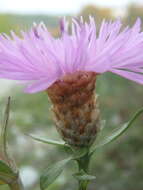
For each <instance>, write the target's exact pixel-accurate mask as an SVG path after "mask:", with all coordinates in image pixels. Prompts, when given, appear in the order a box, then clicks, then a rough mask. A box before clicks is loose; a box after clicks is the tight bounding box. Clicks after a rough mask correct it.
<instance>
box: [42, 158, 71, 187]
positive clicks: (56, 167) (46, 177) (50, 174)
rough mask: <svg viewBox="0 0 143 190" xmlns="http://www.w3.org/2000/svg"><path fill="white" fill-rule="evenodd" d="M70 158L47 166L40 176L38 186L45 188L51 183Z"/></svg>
mask: <svg viewBox="0 0 143 190" xmlns="http://www.w3.org/2000/svg"><path fill="white" fill-rule="evenodd" d="M70 160H71V158H68V159H65V160H62V161H59V162H57V163H56V164H53V165H51V166H49V167H48V168H47V169H46V170H45V172H44V173H43V174H42V176H41V177H40V188H41V190H46V188H47V187H48V186H49V185H50V184H52V183H53V182H54V181H55V180H56V178H57V177H58V176H59V175H60V174H61V173H62V171H63V170H64V167H65V165H66V164H67V163H68V162H69V161H70Z"/></svg>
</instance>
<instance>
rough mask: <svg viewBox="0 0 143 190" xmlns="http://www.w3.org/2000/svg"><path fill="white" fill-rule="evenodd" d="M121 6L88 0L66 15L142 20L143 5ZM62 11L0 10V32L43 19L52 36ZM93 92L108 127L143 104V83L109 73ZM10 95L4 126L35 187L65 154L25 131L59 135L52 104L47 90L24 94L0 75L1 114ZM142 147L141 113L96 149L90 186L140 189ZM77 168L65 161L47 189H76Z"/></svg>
mask: <svg viewBox="0 0 143 190" xmlns="http://www.w3.org/2000/svg"><path fill="white" fill-rule="evenodd" d="M27 6H28V5H27ZM124 8H125V10H124V11H123V10H122V9H120V10H119V12H116V11H115V10H114V8H113V7H112V8H111V7H109V6H108V7H107V6H105V7H104V6H100V7H99V6H96V4H89V5H86V6H83V7H82V8H81V9H80V11H79V12H78V13H76V14H74V13H73V14H70V13H69V14H67V15H66V16H67V17H68V18H70V17H71V16H79V15H82V16H83V17H84V19H85V20H87V19H88V15H93V16H94V17H95V20H96V23H97V25H98V26H99V24H100V23H101V20H102V19H103V18H107V19H108V20H109V19H116V17H118V16H120V17H121V18H122V20H123V22H124V24H129V25H132V24H133V23H134V21H135V20H136V18H137V17H141V19H142V20H143V4H142V5H141V4H135V3H129V4H128V5H127V6H126V7H124ZM117 13H118V14H117ZM63 15H64V13H63ZM61 16H62V14H59V15H55V14H53V15H52V14H39V13H36V14H29V13H28V14H14V13H9V14H7V13H1V14H0V32H6V33H8V34H9V31H10V30H14V31H16V32H17V33H18V32H19V30H21V29H24V30H27V29H28V28H29V27H30V26H31V24H32V23H33V22H34V21H35V22H40V21H44V22H45V24H46V25H47V27H48V28H49V30H50V31H51V32H52V33H53V35H55V36H58V33H59V29H58V22H59V17H61ZM96 91H97V93H98V94H99V95H100V96H99V99H100V107H101V115H102V118H103V119H105V120H106V130H107V131H110V130H111V129H113V128H115V127H119V126H120V125H121V124H122V123H124V122H126V121H127V120H128V119H129V118H130V117H131V116H132V114H133V113H134V112H135V111H136V110H137V109H138V108H141V107H142V106H143V87H142V86H140V85H138V84H136V83H134V82H131V81H128V80H126V79H123V78H121V77H119V76H115V75H113V74H111V73H107V74H104V75H103V76H100V77H99V78H98V81H97V88H96ZM9 95H10V96H11V97H12V107H11V117H10V130H9V144H10V148H11V152H12V154H13V156H14V158H15V159H16V163H17V165H18V166H19V168H20V172H21V177H22V180H23V181H24V182H25V187H26V189H28V190H39V176H40V173H41V172H42V171H43V169H44V168H46V167H48V166H49V164H50V163H54V162H56V161H59V160H61V159H63V158H65V157H66V154H65V153H64V150H62V149H58V148H56V147H54V146H52V145H51V146H50V145H44V144H42V143H38V142H35V141H33V140H31V139H30V138H28V137H27V136H26V135H25V133H26V134H29V133H32V134H37V135H39V136H42V137H49V138H53V139H59V136H58V134H57V132H56V129H55V127H54V123H53V121H52V117H51V112H50V106H51V105H50V103H49V100H48V97H47V95H46V93H44V92H42V93H38V94H32V95H29V94H24V93H23V92H22V89H21V88H20V87H19V85H17V84H15V83H12V82H8V81H6V80H1V81H0V115H1V116H2V115H3V111H4V107H5V103H6V98H7V97H8V96H9ZM0 120H2V117H1V118H0ZM142 147H143V117H141V118H140V120H139V121H138V122H136V124H134V126H133V127H132V128H130V129H129V130H128V131H127V133H126V134H124V135H123V136H122V137H120V139H118V140H117V142H114V143H112V144H110V145H108V146H106V147H104V148H103V149H101V150H99V151H98V152H97V153H96V155H95V156H94V157H93V159H92V162H91V167H90V168H91V173H92V174H94V175H96V176H97V179H96V181H95V182H93V183H92V184H91V185H90V187H89V190H95V189H99V190H143V148H142ZM76 169H77V168H76V167H75V166H74V165H72V164H69V165H68V167H67V169H66V170H65V171H64V173H63V174H62V175H61V176H60V177H59V178H58V179H57V180H56V182H55V183H54V184H53V185H51V186H50V187H49V188H48V189H49V190H63V189H64V190H74V189H76V181H75V180H74V179H73V178H72V176H71V174H72V173H73V172H75V171H76ZM71 179H72V180H71ZM0 190H8V187H6V186H0Z"/></svg>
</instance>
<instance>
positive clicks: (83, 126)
mask: <svg viewBox="0 0 143 190" xmlns="http://www.w3.org/2000/svg"><path fill="white" fill-rule="evenodd" d="M96 76H97V74H96V73H94V72H81V71H78V72H76V73H73V74H68V75H65V76H64V77H63V78H62V79H61V80H59V81H56V82H55V83H54V84H53V85H52V86H51V87H50V88H48V90H47V92H48V95H49V97H50V99H51V101H52V103H53V108H52V110H53V112H54V119H55V123H56V127H57V130H58V132H59V133H60V135H61V136H62V138H63V140H64V141H65V142H66V143H68V144H70V145H73V146H78V147H80V146H90V145H91V144H92V143H93V142H94V140H95V138H96V135H97V133H98V130H99V127H100V111H99V107H98V100H97V95H96V94H95V82H96Z"/></svg>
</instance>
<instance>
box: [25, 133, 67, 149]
mask: <svg viewBox="0 0 143 190" xmlns="http://www.w3.org/2000/svg"><path fill="white" fill-rule="evenodd" d="M27 136H29V137H31V138H32V139H34V140H36V141H39V142H42V143H45V144H51V145H56V146H61V147H65V146H66V147H67V146H68V145H66V144H65V142H60V141H55V140H51V139H47V138H41V137H37V136H35V135H27Z"/></svg>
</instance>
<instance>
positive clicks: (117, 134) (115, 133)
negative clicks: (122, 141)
mask: <svg viewBox="0 0 143 190" xmlns="http://www.w3.org/2000/svg"><path fill="white" fill-rule="evenodd" d="M142 113H143V108H142V109H140V110H139V111H137V112H136V113H135V114H134V116H133V117H132V118H131V119H130V121H128V122H127V123H125V124H124V125H123V126H121V127H120V128H119V129H116V130H115V131H113V132H112V134H111V135H110V136H107V137H105V138H103V139H101V140H100V141H99V142H98V144H95V146H93V147H92V148H91V151H90V154H93V153H94V152H95V151H96V149H97V148H100V147H102V146H104V145H106V144H108V143H110V142H112V141H114V140H116V139H117V138H118V137H120V136H121V135H122V134H123V133H124V132H126V130H127V129H128V128H130V127H131V125H132V124H133V122H134V121H136V119H137V118H138V117H139V116H140V115H141V114H142Z"/></svg>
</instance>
